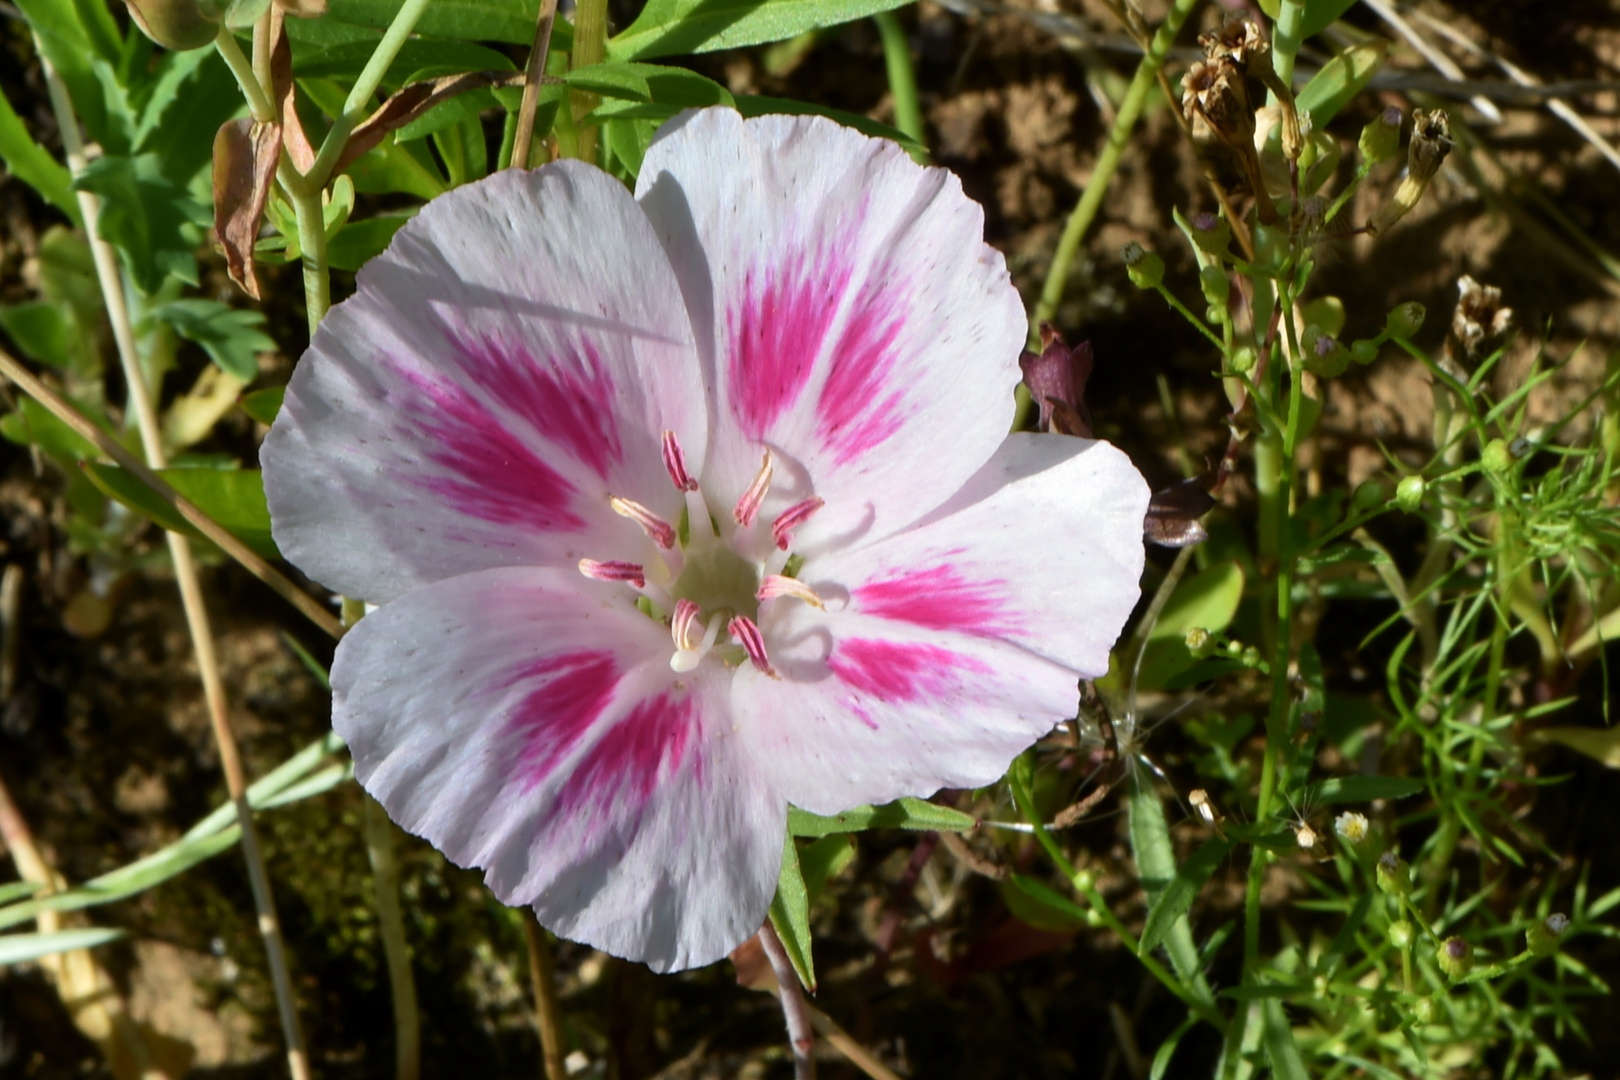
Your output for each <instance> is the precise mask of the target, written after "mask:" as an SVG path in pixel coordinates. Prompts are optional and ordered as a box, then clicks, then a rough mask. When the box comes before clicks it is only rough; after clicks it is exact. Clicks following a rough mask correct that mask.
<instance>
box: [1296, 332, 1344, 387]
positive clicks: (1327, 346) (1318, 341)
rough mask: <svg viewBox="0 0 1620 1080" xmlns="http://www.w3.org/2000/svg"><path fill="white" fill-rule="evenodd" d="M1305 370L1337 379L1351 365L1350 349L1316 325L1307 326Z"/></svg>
mask: <svg viewBox="0 0 1620 1080" xmlns="http://www.w3.org/2000/svg"><path fill="white" fill-rule="evenodd" d="M1300 344H1301V345H1302V346H1303V348H1304V350H1305V357H1304V359H1305V370H1306V371H1308V372H1310V373H1311V374H1312V375H1317V376H1320V377H1321V378H1324V379H1335V378H1338V377H1339V376H1340V375H1343V374H1344V369H1345V368H1347V367H1349V366H1350V350H1349V349H1347V348H1345V347H1344V346H1343V345H1341V344H1339V341H1338V339H1337V338H1335V337H1333V336H1332V335H1331V334H1324V333H1322V331H1321V330H1320V329H1318V328H1317V327H1315V326H1307V327H1306V328H1305V335H1304V340H1303V341H1302V342H1300Z"/></svg>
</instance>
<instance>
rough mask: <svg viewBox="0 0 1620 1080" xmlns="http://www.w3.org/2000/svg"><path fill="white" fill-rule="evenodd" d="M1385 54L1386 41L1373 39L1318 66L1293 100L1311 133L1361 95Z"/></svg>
mask: <svg viewBox="0 0 1620 1080" xmlns="http://www.w3.org/2000/svg"><path fill="white" fill-rule="evenodd" d="M1388 51H1389V42H1388V41H1386V40H1384V39H1383V38H1373V39H1372V40H1370V41H1364V42H1361V43H1360V44H1356V45H1352V46H1350V47H1349V48H1348V49H1346V50H1344V52H1342V53H1340V54H1339V55H1338V56H1335V57H1334V58H1333V59H1332V60H1329V61H1328V62H1327V63H1325V64H1323V65H1322V70H1321V71H1318V72H1317V73H1316V74H1315V75H1313V76H1312V77H1311V81H1310V82H1308V83H1306V84H1305V89H1303V90H1301V91H1300V92H1299V97H1298V98H1296V99H1295V105H1296V106H1297V107H1298V109H1299V111H1300V112H1301V113H1304V114H1307V115H1309V116H1310V118H1311V130H1312V131H1323V130H1325V129H1326V128H1327V125H1328V122H1329V121H1330V120H1332V119H1333V118H1334V117H1335V116H1337V115H1339V111H1340V110H1341V109H1343V108H1344V107H1345V105H1347V104H1348V103H1349V102H1350V99H1351V98H1353V97H1355V96H1356V95H1357V94H1359V93H1361V90H1362V88H1363V87H1365V86H1366V85H1367V82H1368V81H1369V80H1370V79H1371V78H1372V77H1373V73H1374V72H1376V71H1377V70H1378V68H1379V66H1380V65H1382V64H1383V62H1384V54H1385V53H1386V52H1388Z"/></svg>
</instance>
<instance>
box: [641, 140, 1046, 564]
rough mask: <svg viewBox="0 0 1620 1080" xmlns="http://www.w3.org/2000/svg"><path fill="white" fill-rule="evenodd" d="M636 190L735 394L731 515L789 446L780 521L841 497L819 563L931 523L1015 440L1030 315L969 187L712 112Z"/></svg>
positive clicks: (891, 148) (873, 151)
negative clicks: (792, 509) (763, 453)
mask: <svg viewBox="0 0 1620 1080" xmlns="http://www.w3.org/2000/svg"><path fill="white" fill-rule="evenodd" d="M636 197H637V198H638V199H639V200H640V202H641V205H642V206H643V207H644V208H645V209H646V211H647V215H648V217H649V218H651V219H652V221H653V224H654V227H655V228H656V229H657V231H658V233H659V236H660V237H661V239H662V240H663V242H664V245H665V248H666V249H667V250H668V252H669V255H670V259H671V262H672V263H673V264H674V267H675V272H676V273H677V275H679V277H680V280H681V287H682V289H683V291H684V292H685V294H686V300H687V304H688V306H689V309H690V311H691V316H692V325H693V328H694V334H695V335H696V341H697V346H698V350H699V353H700V355H701V356H702V357H703V359H704V361H705V364H706V366H707V371H708V372H709V378H710V379H711V380H712V383H713V385H714V386H715V388H716V398H715V406H714V414H713V416H714V419H713V421H712V424H713V430H712V432H711V447H710V455H709V465H708V468H707V470H706V473H705V476H704V478H703V479H704V488H705V491H706V492H708V491H712V492H714V494H715V496H716V497H715V498H713V499H712V500H711V505H717V506H718V505H724V506H730V505H731V504H732V503H733V502H735V500H736V499H737V497H738V496H739V495H741V494H742V492H743V490H744V489H745V488H746V487H747V485H748V482H749V480H750V479H751V478H752V477H753V475H754V471H755V470H756V469H757V468H758V467H759V460H760V448H761V447H762V446H769V447H770V448H771V449H772V450H773V452H775V453H776V455H777V462H778V471H777V478H776V485H775V487H774V489H773V499H774V500H775V501H774V502H773V503H768V504H767V507H766V511H765V512H766V513H767V514H773V513H775V512H778V511H780V510H781V509H782V508H783V507H785V506H788V505H791V504H792V503H794V502H797V501H799V500H800V499H803V498H806V497H808V496H810V495H818V496H820V497H822V498H823V499H825V500H826V504H827V505H826V507H825V508H824V509H823V510H822V511H820V512H819V513H817V514H816V516H815V518H814V519H813V520H812V521H810V522H809V523H808V524H806V525H805V527H804V528H803V529H802V530H800V532H799V534H798V536H797V543H796V544H795V550H799V551H813V550H816V549H817V548H818V547H819V546H824V545H827V544H830V543H835V542H836V543H844V542H848V541H849V540H850V539H851V538H852V537H861V536H881V535H884V534H887V533H889V532H893V531H894V530H895V529H898V528H900V527H902V526H904V525H906V524H909V523H910V522H912V521H914V520H916V519H917V518H919V517H921V516H923V515H924V514H926V513H927V512H929V511H930V510H932V509H934V508H935V507H936V506H938V505H939V504H940V503H942V502H944V501H945V499H946V498H947V497H949V496H950V494H951V493H952V492H954V491H956V490H957V489H958V488H959V487H961V485H962V483H963V482H964V481H965V480H966V479H967V478H968V477H969V476H971V475H972V474H973V472H974V471H975V470H977V469H978V468H979V467H980V466H981V465H983V464H984V462H985V461H986V460H988V458H989V457H990V455H991V453H992V452H994V450H995V448H996V446H997V445H998V444H999V443H1000V442H1001V439H1002V436H1003V435H1004V433H1005V432H1006V430H1007V427H1008V424H1009V422H1010V420H1011V418H1012V391H1013V388H1014V386H1015V385H1016V384H1017V382H1018V378H1019V371H1018V362H1017V361H1018V355H1019V352H1020V350H1021V348H1022V346H1023V342H1024V335H1025V320H1024V311H1023V306H1022V304H1021V302H1020V300H1019V298H1018V294H1017V292H1016V290H1014V289H1013V287H1012V284H1011V281H1010V280H1009V278H1008V275H1007V270H1006V265H1005V263H1004V261H1003V259H1002V257H1001V255H1000V254H999V253H997V252H995V251H994V250H992V249H991V248H989V247H988V246H986V245H985V243H984V236H983V233H984V215H983V212H982V211H981V210H980V208H979V207H978V205H977V204H975V203H974V202H972V201H971V200H969V199H968V198H967V197H966V196H964V195H963V194H962V188H961V184H960V182H959V181H958V180H957V179H956V178H955V177H954V176H953V175H951V174H950V173H948V172H946V171H944V170H943V169H925V168H922V167H920V166H918V165H917V164H915V163H914V162H912V161H911V159H910V158H908V157H907V156H906V155H905V153H904V152H903V151H902V150H900V148H899V147H897V146H895V145H894V144H893V143H891V142H888V141H885V140H880V139H872V138H868V137H867V136H864V135H861V134H859V133H857V132H855V131H853V130H851V129H849V128H845V127H841V126H839V125H838V124H835V123H833V122H832V121H830V120H827V119H825V118H821V117H807V116H766V117H759V118H756V119H753V120H747V121H745V120H743V119H742V118H741V117H740V116H739V115H738V114H737V113H735V112H733V111H731V110H728V109H709V110H705V111H702V112H696V113H689V114H686V115H685V116H683V117H680V118H677V119H676V120H675V121H673V122H672V123H670V124H668V125H666V126H665V127H664V128H663V129H662V131H661V132H660V134H659V136H658V138H657V139H656V140H655V141H654V142H653V144H652V146H651V148H650V149H649V150H648V152H647V157H646V161H645V162H644V164H643V166H642V171H641V175H640V178H639V181H638V183H637V187H636Z"/></svg>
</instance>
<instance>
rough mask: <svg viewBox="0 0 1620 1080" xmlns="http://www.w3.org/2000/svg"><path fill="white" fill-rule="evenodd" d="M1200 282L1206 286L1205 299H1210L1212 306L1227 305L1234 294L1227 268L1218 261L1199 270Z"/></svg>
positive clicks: (1222, 306)
mask: <svg viewBox="0 0 1620 1080" xmlns="http://www.w3.org/2000/svg"><path fill="white" fill-rule="evenodd" d="M1198 283H1199V284H1200V285H1202V286H1203V287H1204V299H1205V300H1208V301H1209V303H1210V306H1211V307H1216V306H1219V307H1221V308H1224V307H1226V301H1227V300H1229V299H1230V298H1231V296H1232V282H1231V280H1230V279H1228V278H1227V276H1226V271H1225V270H1223V269H1222V268H1221V267H1220V266H1219V265H1218V264H1216V263H1210V264H1209V265H1208V266H1206V267H1204V268H1203V269H1202V270H1200V271H1198ZM1211 321H1215V322H1218V321H1219V320H1218V319H1216V320H1211Z"/></svg>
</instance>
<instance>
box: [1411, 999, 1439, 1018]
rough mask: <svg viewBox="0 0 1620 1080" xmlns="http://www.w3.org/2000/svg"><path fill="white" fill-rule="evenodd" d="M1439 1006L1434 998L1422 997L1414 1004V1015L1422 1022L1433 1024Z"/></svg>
mask: <svg viewBox="0 0 1620 1080" xmlns="http://www.w3.org/2000/svg"><path fill="white" fill-rule="evenodd" d="M1439 1012H1440V1010H1439V1007H1438V1006H1436V1005H1435V1003H1434V998H1432V997H1420V998H1418V999H1417V1001H1416V1002H1415V1003H1414V1004H1413V1005H1412V1017H1413V1018H1414V1019H1415V1020H1417V1022H1418V1023H1420V1024H1432V1023H1434V1018H1435V1016H1437V1015H1438V1014H1439Z"/></svg>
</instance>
